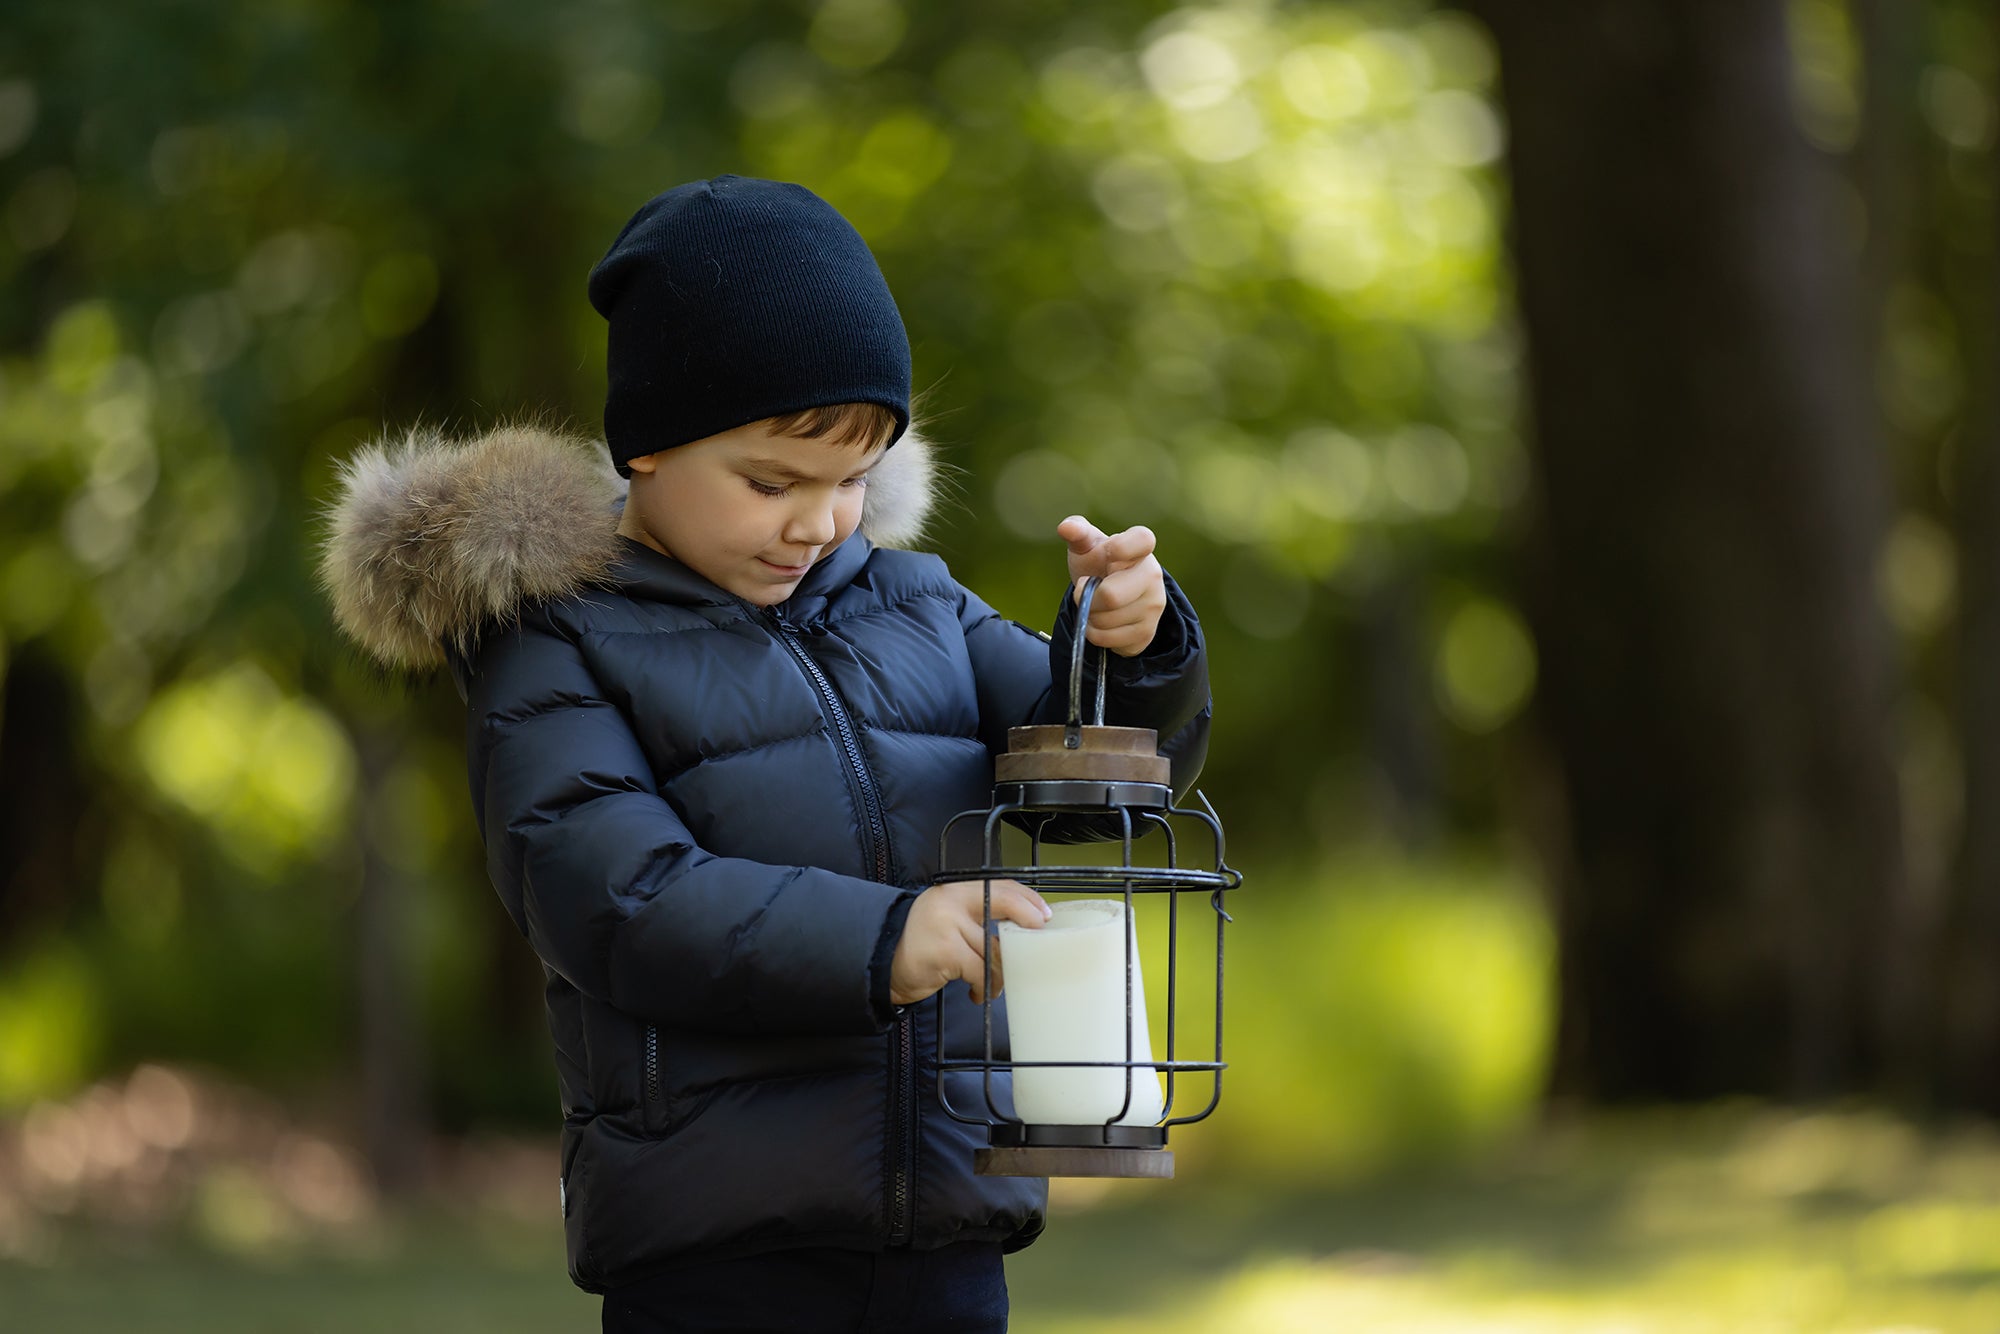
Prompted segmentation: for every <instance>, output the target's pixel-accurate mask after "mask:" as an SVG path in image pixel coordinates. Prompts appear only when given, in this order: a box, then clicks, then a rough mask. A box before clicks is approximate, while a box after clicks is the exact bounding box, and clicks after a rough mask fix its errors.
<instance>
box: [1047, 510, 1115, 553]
mask: <svg viewBox="0 0 2000 1334" xmlns="http://www.w3.org/2000/svg"><path fill="white" fill-rule="evenodd" d="M1056 536H1058V537H1060V538H1061V539H1062V540H1063V541H1065V542H1067V543H1068V544H1069V549H1070V554H1071V555H1074V556H1083V555H1087V554H1089V553H1090V552H1091V551H1093V550H1095V549H1096V547H1097V545H1098V544H1099V543H1100V542H1102V541H1104V534H1103V532H1102V531H1100V530H1099V529H1098V527H1097V525H1096V524H1094V523H1092V522H1091V521H1090V520H1088V519H1086V518H1084V517H1083V516H1082V515H1081V514H1072V515H1070V516H1069V517H1068V518H1067V519H1064V520H1063V521H1062V522H1061V523H1059V524H1057V525H1056Z"/></svg>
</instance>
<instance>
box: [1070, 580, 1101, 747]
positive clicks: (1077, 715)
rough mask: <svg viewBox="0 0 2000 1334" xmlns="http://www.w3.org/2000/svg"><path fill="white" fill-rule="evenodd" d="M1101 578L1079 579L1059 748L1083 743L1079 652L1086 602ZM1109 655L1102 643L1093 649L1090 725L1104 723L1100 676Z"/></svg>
mask: <svg viewBox="0 0 2000 1334" xmlns="http://www.w3.org/2000/svg"><path fill="white" fill-rule="evenodd" d="M1103 582H1104V581H1103V580H1102V579H1100V578H1098V577H1097V576H1096V575H1094V574H1093V575H1091V576H1090V577H1089V578H1087V579H1085V580H1084V581H1083V592H1082V593H1081V594H1080V595H1078V597H1077V604H1076V633H1075V634H1074V635H1071V636H1070V645H1069V721H1068V722H1066V723H1065V724H1064V725H1063V748H1064V749H1065V750H1076V749H1078V748H1079V747H1081V746H1082V745H1083V651H1084V646H1085V643H1086V637H1085V631H1086V630H1088V629H1089V627H1090V602H1091V599H1092V598H1094V597H1096V596H1097V586H1098V585H1099V584H1101V583H1103ZM1108 661H1109V655H1108V654H1107V652H1106V651H1105V648H1104V646H1103V645H1102V644H1100V645H1098V648H1097V709H1096V711H1095V714H1094V716H1093V717H1092V718H1091V720H1090V721H1091V726H1093V727H1102V726H1104V678H1105V676H1106V675H1107V672H1106V670H1105V669H1106V666H1107V664H1108Z"/></svg>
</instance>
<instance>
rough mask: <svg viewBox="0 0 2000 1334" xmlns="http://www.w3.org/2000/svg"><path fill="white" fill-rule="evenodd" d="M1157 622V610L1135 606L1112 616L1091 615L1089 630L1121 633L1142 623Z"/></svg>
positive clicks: (1154, 623) (1158, 621) (1111, 633)
mask: <svg viewBox="0 0 2000 1334" xmlns="http://www.w3.org/2000/svg"><path fill="white" fill-rule="evenodd" d="M1159 623H1160V615H1159V612H1158V611H1156V610H1153V609H1151V608H1147V607H1135V608H1133V609H1132V610H1130V611H1122V612H1119V613H1117V614H1116V615H1113V616H1104V617H1097V616H1093V617H1091V618H1090V628H1091V630H1092V631H1093V632H1094V633H1096V634H1100V635H1115V634H1123V633H1125V632H1126V631H1128V630H1133V629H1136V628H1137V627H1139V626H1142V625H1158V624H1159Z"/></svg>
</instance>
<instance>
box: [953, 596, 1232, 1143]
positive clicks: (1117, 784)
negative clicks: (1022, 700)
mask: <svg viewBox="0 0 2000 1334" xmlns="http://www.w3.org/2000/svg"><path fill="white" fill-rule="evenodd" d="M1097 584H1098V581H1097V580H1096V579H1091V580H1088V581H1087V582H1086V583H1085V584H1084V587H1083V590H1082V593H1081V595H1080V597H1079V605H1078V607H1077V621H1076V625H1077V630H1076V635H1075V641H1074V644H1073V645H1072V649H1071V655H1070V675H1069V713H1068V721H1067V722H1066V723H1064V724H1062V725H1060V726H1056V725H1049V726H1037V727H1016V728H1012V729H1011V730H1010V731H1009V734H1008V751H1007V753H1006V754H1005V755H1001V756H998V757H996V759H995V761H994V787H993V804H992V805H991V806H990V807H988V808H986V809H985V810H970V811H962V812H960V813H959V814H958V815H956V816H953V817H952V819H951V820H950V821H949V822H948V823H947V824H946V826H945V830H944V833H943V835H942V836H941V839H940V845H941V850H942V855H941V857H940V863H941V864H942V865H944V866H945V867H946V869H944V870H943V871H941V872H940V873H939V874H938V875H937V877H936V879H935V881H934V882H933V883H938V884H942V883H946V882H948V881H955V880H981V881H984V882H985V894H984V896H983V901H982V918H983V929H984V931H985V939H986V941H987V944H988V948H987V950H986V951H985V954H986V966H985V977H984V981H985V986H984V987H983V989H982V992H981V994H982V996H983V997H984V1000H983V1001H982V1003H981V1006H980V1010H981V1020H982V1027H983V1030H984V1046H983V1048H982V1054H981V1056H980V1058H979V1059H976V1060H950V1059H947V1058H946V1055H945V1050H944V1009H943V1006H944V997H943V994H942V993H940V994H939V996H938V998H937V1001H936V1004H937V1006H938V1013H937V1018H938V1023H937V1035H938V1036H937V1052H936V1065H937V1071H938V1076H937V1079H938V1085H937V1087H938V1100H939V1102H940V1103H942V1104H943V1106H944V1109H945V1111H946V1112H947V1113H948V1114H949V1115H950V1116H952V1117H953V1118H954V1119H956V1120H959V1121H962V1122H966V1123H968V1124H972V1125H984V1126H986V1127H988V1130H989V1145H990V1147H988V1148H985V1149H981V1150H979V1151H978V1153H977V1157H976V1162H975V1170H977V1171H978V1172H980V1173H982V1174H984V1175H989V1176H1071V1177H1171V1176H1172V1175H1173V1154H1172V1153H1171V1152H1169V1151H1168V1150H1167V1147H1166V1144H1167V1132H1168V1130H1169V1129H1170V1128H1171V1127H1173V1126H1177V1125H1186V1124H1189V1123H1191V1122H1195V1121H1200V1120H1202V1119H1204V1118H1205V1117H1207V1116H1208V1115H1209V1114H1210V1113H1212V1112H1213V1111H1214V1110H1215V1108H1216V1106H1217V1105H1218V1104H1219V1103H1220V1101H1221V1098H1222V1071H1223V1069H1224V1063H1223V1060H1222V946H1223V941H1222V935H1223V928H1224V926H1226V925H1227V924H1228V923H1229V922H1230V921H1231V920H1232V919H1231V917H1230V915H1229V913H1228V912H1227V911H1226V910H1225V909H1224V908H1223V895H1224V894H1225V893H1226V892H1228V891H1229V890H1232V889H1236V888H1237V887H1238V886H1240V885H1241V884H1242V882H1243V877H1242V876H1241V875H1240V874H1238V873H1237V872H1236V871H1234V870H1232V869H1230V867H1229V866H1228V864H1227V862H1226V861H1225V858H1224V844H1223V832H1222V824H1221V821H1220V820H1219V819H1218V818H1217V816H1216V814H1215V808H1214V807H1213V806H1211V805H1209V803H1208V799H1207V797H1205V796H1202V795H1201V794H1200V793H1199V792H1197V794H1196V795H1197V797H1198V798H1199V799H1200V801H1201V804H1202V809H1200V810H1184V809H1181V808H1178V807H1176V806H1174V804H1173V789H1172V786H1171V768H1170V764H1169V761H1168V760H1167V758H1166V757H1165V756H1162V755H1161V754H1159V745H1158V735H1157V733H1155V732H1154V731H1153V729H1151V728H1138V727H1107V726H1105V725H1104V687H1105V671H1106V665H1107V660H1106V655H1105V652H1104V650H1103V649H1101V648H1100V649H1099V650H1098V658H1097V692H1096V701H1095V709H1094V711H1093V715H1092V720H1091V721H1090V722H1088V723H1086V722H1084V721H1083V717H1082V713H1083V710H1082V696H1083V667H1084V653H1085V635H1084V627H1085V626H1087V625H1088V624H1089V622H1090V606H1091V600H1092V598H1093V597H1094V596H1095V594H1096V591H1097ZM972 821H977V822H979V826H980V830H981V834H982V839H981V844H980V847H981V856H980V864H979V865H977V866H972V867H965V866H960V867H952V866H951V865H950V861H951V854H950V849H951V847H952V846H953V838H952V835H953V831H954V830H957V829H960V828H961V827H964V826H967V825H968V824H969V823H970V822H972ZM1053 821H1061V822H1063V823H1064V824H1068V825H1070V826H1071V827H1072V829H1073V826H1074V824H1075V822H1077V821H1084V822H1088V823H1090V824H1092V825H1094V826H1095V828H1094V829H1093V831H1092V832H1093V833H1096V834H1098V835H1100V836H1102V835H1115V837H1116V838H1117V840H1118V842H1119V848H1120V853H1121V856H1120V857H1119V860H1118V862H1117V864H1115V865H1064V864H1060V863H1050V862H1048V861H1046V860H1045V857H1044V854H1045V851H1046V844H1045V840H1044V831H1045V829H1046V827H1047V826H1048V825H1049V824H1050V823H1051V822H1053ZM1177 822H1193V824H1195V825H1197V826H1199V827H1200V828H1201V829H1203V830H1204V831H1205V832H1206V834H1207V835H1208V837H1209V839H1210V840H1212V842H1213V847H1214V854H1215V855H1214V860H1213V862H1212V864H1207V865H1195V866H1190V865H1183V864H1182V861H1181V852H1182V848H1181V841H1180V840H1179V839H1178V838H1177V837H1176V833H1175V828H1174V826H1175V824H1176V823H1177ZM1010 824H1011V825H1014V826H1016V827H1017V828H1021V829H1024V830H1025V831H1026V833H1027V835H1028V860H1027V865H1025V866H1009V865H1006V864H1005V861H1004V856H1003V852H1002V847H1001V835H1002V833H1003V832H1004V830H1005V828H1006V827H1007V826H1008V825H1010ZM1154 830H1157V831H1159V833H1160V835H1161V836H1162V837H1163V839H1164V841H1165V861H1166V865H1164V866H1141V865H1138V864H1136V863H1135V862H1134V860H1133V842H1134V840H1135V838H1136V837H1139V836H1143V835H1144V834H1146V833H1149V832H1151V831H1154ZM1103 841H1108V839H1105V840H1103ZM960 846H963V844H962V843H961V844H960ZM995 880H1015V881H1019V882H1020V883H1022V884H1024V885H1028V886H1030V887H1032V888H1034V889H1035V890H1037V891H1039V892H1042V893H1062V894H1091V895H1095V896H1098V897H1102V898H1107V899H1108V898H1114V897H1116V898H1122V900H1123V902H1124V934H1125V946H1124V953H1125V1030H1124V1031H1125V1059H1124V1060H1123V1061H1020V1060H1011V1059H1010V1060H998V1059H995V1057H994V1050H993V1042H994V998H993V971H994V969H993V956H994V949H993V948H992V946H993V944H994V943H995V942H996V940H997V932H996V930H995V925H996V924H995V922H994V919H993V881H995ZM1186 894H1199V895H1203V896H1205V897H1206V899H1207V907H1208V908H1209V910H1211V911H1212V912H1213V914H1214V918H1215V960H1214V976H1215V1033H1214V1044H1213V1048H1212V1050H1211V1051H1210V1052H1209V1053H1207V1054H1206V1055H1205V1057H1204V1058H1202V1059H1184V1058H1183V1057H1182V1055H1181V1054H1180V1053H1179V1052H1178V1050H1177V1044H1178V1028H1179V1020H1180V976H1179V973H1180V955H1181V935H1182V922H1181V897H1182V896H1183V895H1186ZM1137 895H1165V896H1166V899H1167V905H1168V907H1167V957H1166V967H1167V978H1166V998H1167V1021H1166V1054H1165V1059H1163V1060H1142V1059H1135V1053H1134V1050H1133V1047H1134V1039H1133V1024H1132V1012H1133V1004H1134V983H1135V978H1136V977H1137V976H1138V975H1139V974H1140V973H1141V972H1142V971H1143V970H1141V969H1139V968H1138V967H1137V964H1136V959H1137V949H1138V945H1137V937H1136V932H1135V930H1134V926H1133V922H1134V919H1133V911H1132V907H1133V899H1134V897H1135V896H1137ZM1002 964H1003V971H1004V958H1003V960H1002ZM1139 1001H1140V1002H1141V1004H1142V1005H1143V1001H1144V997H1143V995H1141V996H1140V997H1139ZM1044 1067H1049V1068H1064V1069H1078V1070H1088V1069H1104V1068H1109V1069H1124V1070H1127V1071H1131V1072H1133V1073H1132V1074H1130V1075H1128V1077H1127V1078H1126V1080H1125V1100H1124V1104H1123V1105H1122V1106H1121V1107H1120V1108H1119V1110H1118V1112H1117V1114H1116V1115H1114V1116H1112V1117H1110V1118H1109V1119H1107V1120H1106V1121H1104V1122H1102V1123H1094V1124H1086V1125H1036V1124H1029V1123H1027V1122H1025V1121H1023V1120H1021V1119H1020V1118H1019V1117H1018V1116H1017V1115H1015V1114H1014V1113H1013V1111H1012V1110H1011V1108H1012V1096H1011V1094H1012V1088H1011V1086H1012V1079H1011V1076H1012V1073H1013V1072H1014V1071H1016V1070H1023V1069H1030V1068H1044ZM962 1071H971V1072H976V1073H978V1074H979V1075H980V1076H981V1082H980V1087H981V1092H982V1095H983V1099H982V1100H983V1103H984V1106H983V1107H974V1108H963V1107H960V1106H957V1105H955V1104H954V1102H953V1100H952V1098H951V1094H950V1090H949V1089H948V1088H947V1086H946V1084H947V1078H948V1076H950V1075H951V1074H954V1073H957V1072H962ZM1139 1071H1146V1072H1148V1074H1149V1075H1150V1073H1151V1072H1154V1071H1159V1072H1163V1073H1164V1074H1165V1076H1166V1094H1165V1100H1164V1108H1163V1111H1162V1115H1161V1118H1160V1121H1159V1123H1158V1124H1157V1125H1127V1124H1120V1123H1121V1122H1122V1121H1123V1120H1124V1119H1125V1118H1126V1116H1127V1114H1128V1113H1129V1112H1130V1111H1131V1109H1132V1099H1133V1090H1134V1088H1135V1086H1136V1083H1137V1079H1138V1077H1139V1076H1138V1073H1137V1072H1139ZM1003 1074H1004V1075H1008V1076H1009V1077H1010V1078H1009V1080H1008V1084H1009V1089H1008V1097H1007V1101H1008V1107H1007V1108H1003V1107H1002V1106H1001V1103H1000V1101H999V1100H997V1099H996V1096H995V1095H996V1092H997V1091H998V1090H996V1087H995V1078H994V1077H995V1076H996V1075H1003ZM1201 1074H1206V1075H1208V1076H1209V1077H1210V1079H1209V1082H1210V1086H1211V1087H1210V1091H1209V1097H1208V1101H1207V1103H1206V1105H1205V1106H1203V1107H1201V1108H1200V1110H1198V1111H1192V1112H1188V1113H1185V1114H1183V1115H1179V1116H1176V1115H1174V1104H1175V1096H1176V1088H1175V1082H1176V1079H1177V1077H1180V1078H1184V1077H1188V1076H1194V1075H1201Z"/></svg>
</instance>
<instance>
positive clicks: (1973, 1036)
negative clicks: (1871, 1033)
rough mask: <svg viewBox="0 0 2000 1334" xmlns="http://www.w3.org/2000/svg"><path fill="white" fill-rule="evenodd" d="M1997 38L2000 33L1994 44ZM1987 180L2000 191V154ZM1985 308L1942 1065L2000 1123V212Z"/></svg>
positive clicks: (1963, 535)
mask: <svg viewBox="0 0 2000 1334" xmlns="http://www.w3.org/2000/svg"><path fill="white" fill-rule="evenodd" d="M1996 36H2000V33H1996ZM1988 164H1989V166H1988V170H1989V171H1990V172H1991V174H1992V176H1993V178H1994V179H1995V180H1996V181H2000V146H1996V147H1995V148H1994V149H1992V150H1990V151H1989V155H1988ZM1989 236H1990V244H1991V246H1992V248H1991V250H1989V252H1988V259H1987V264H1988V268H1987V274H1986V281H1985V282H1984V283H1983V284H1982V285H1981V287H1980V288H1979V295H1980V299H1979V300H1977V302H1976V303H1973V302H1968V303H1967V305H1968V306H1974V307H1975V308H1974V309H1971V310H1965V309H1964V308H1963V307H1962V308H1961V316H1962V324H1961V327H1962V328H1963V330H1964V339H1963V345H1964V347H1965V365H1966V375H1965V380H1966V384H1967V386H1968V388H1969V389H1970V390H1971V392H1970V394H1969V395H1968V399H1969V402H1968V409H1967V413H1966V420H1965V423H1964V425H1963V426H1962V428H1961V429H1960V432H1959V441H1960V446H1959V461H1958V469H1957V484H1956V487H1955V488H1954V490H1955V508H1956V511H1957V512H1956V514H1955V516H1954V518H1955V520H1956V526H1957V538H1958V572H1959V575H1958V577H1959V617H1958V630H1959V640H1958V666H1959V682H1960V684H1959V720H1960V744H1961V748H1962V753H1963V756H1964V766H1965V805H1964V810H1963V813H1962V814H1961V816H1960V820H1959V830H1960V834H1959V840H1960V841H1959V847H1958V856H1957V867H1956V871H1957V874H1956V876H1955V883H1954V885H1953V890H1954V895H1953V901H1952V903H1951V905H1950V908H1949V916H1948V921H1949V929H1948V930H1947V931H1946V932H1945V936H1944V939H1945V942H1946V946H1945V958H1944V965H1945V966H1944V969H1943V972H1944V987H1943V992H1944V996H1943V1000H1944V1004H1943V1045H1944V1058H1943V1061H1942V1069H1941V1070H1940V1078H1939V1093H1940V1096H1941V1099H1942V1101H1943V1102H1945V1103H1946V1104H1947V1105H1949V1106H1953V1107H1961V1108H1969V1109H1972V1110H1976V1111H1981V1112H1985V1113H1987V1114H1989V1115H1994V1114H2000V1061H1996V1060H1995V1053H1996V1052H2000V971H1996V970H1995V967H1994V960H1995V959H1996V958H2000V211H1996V212H1995V214H1994V222H1993V224H1992V225H1991V226H1990V228H1989Z"/></svg>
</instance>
